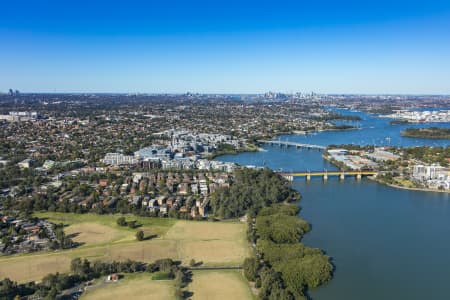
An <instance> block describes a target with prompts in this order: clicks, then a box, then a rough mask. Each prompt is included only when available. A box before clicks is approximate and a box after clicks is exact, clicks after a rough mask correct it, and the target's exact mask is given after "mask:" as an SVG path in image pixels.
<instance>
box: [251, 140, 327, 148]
mask: <svg viewBox="0 0 450 300" xmlns="http://www.w3.org/2000/svg"><path fill="white" fill-rule="evenodd" d="M258 143H260V144H268V145H271V146H278V147H280V148H281V147H286V148H289V147H295V148H297V149H299V148H304V149H317V150H324V149H325V148H326V147H325V146H320V145H313V144H303V143H296V142H289V141H280V140H271V141H269V140H258Z"/></svg>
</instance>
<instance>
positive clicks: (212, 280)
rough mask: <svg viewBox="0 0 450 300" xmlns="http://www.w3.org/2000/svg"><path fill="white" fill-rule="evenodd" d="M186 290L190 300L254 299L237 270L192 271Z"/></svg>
mask: <svg viewBox="0 0 450 300" xmlns="http://www.w3.org/2000/svg"><path fill="white" fill-rule="evenodd" d="M186 290H188V291H190V292H192V293H193V295H192V299H196V300H197V299H198V300H222V299H240V300H241V299H242V300H244V299H249V300H251V299H254V296H253V294H252V292H251V290H250V287H249V286H248V283H247V281H246V279H245V278H244V276H243V275H242V272H241V271H238V270H208V271H206V270H205V271H194V272H193V276H192V282H191V283H190V284H189V285H188V286H187V287H186Z"/></svg>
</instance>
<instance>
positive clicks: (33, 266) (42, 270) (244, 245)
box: [0, 213, 250, 282]
mask: <svg viewBox="0 0 450 300" xmlns="http://www.w3.org/2000/svg"><path fill="white" fill-rule="evenodd" d="M37 215H38V216H39V217H46V218H48V219H50V220H51V221H53V222H57V223H64V224H68V225H69V226H68V227H67V228H66V230H73V231H72V232H77V233H78V232H79V235H77V236H76V237H75V239H76V238H79V240H78V241H80V242H84V243H85V244H84V245H82V246H80V247H78V248H73V249H68V250H60V251H49V252H37V253H30V254H20V255H13V256H4V257H0V279H2V278H5V277H8V278H10V279H12V280H15V281H18V282H28V281H39V280H41V279H42V278H43V277H44V276H45V275H47V274H49V273H56V272H60V273H67V272H69V271H70V261H71V260H72V259H74V258H77V257H81V258H87V259H89V260H90V261H95V260H107V261H112V260H117V261H123V260H127V259H131V260H136V261H143V262H153V261H155V260H157V259H161V258H172V259H174V260H182V262H183V264H185V265H187V264H189V261H190V260H191V259H195V260H196V261H197V262H200V261H201V262H203V263H204V265H205V266H230V265H240V264H242V262H243V261H244V259H245V257H247V256H249V253H250V248H249V245H248V242H247V241H246V238H245V224H243V223H238V222H195V221H176V220H173V219H160V218H139V217H134V216H128V217H127V220H137V221H138V222H139V223H141V224H143V226H142V227H140V228H139V229H142V230H144V231H147V232H146V234H148V232H150V231H151V233H154V232H159V233H163V235H158V236H157V237H156V238H154V239H149V240H146V241H141V242H138V241H136V239H135V233H136V231H137V230H138V229H129V228H128V227H120V226H118V225H117V224H116V219H117V218H118V217H119V215H115V216H113V215H90V214H84V215H78V214H64V213H40V214H37ZM71 226H73V227H72V228H71ZM154 227H156V228H157V229H154ZM108 228H111V230H110V231H108ZM69 232H70V231H69ZM102 235H105V236H106V237H102ZM96 238H97V239H98V240H95V239H96Z"/></svg>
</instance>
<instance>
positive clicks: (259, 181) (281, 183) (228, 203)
mask: <svg viewBox="0 0 450 300" xmlns="http://www.w3.org/2000/svg"><path fill="white" fill-rule="evenodd" d="M298 197H299V196H298V193H296V192H295V191H294V190H292V189H291V187H290V186H289V183H288V182H287V181H285V180H284V179H283V178H282V177H281V176H279V175H278V174H276V173H274V172H272V171H270V170H252V169H241V170H238V171H236V172H235V178H234V182H233V184H232V185H231V186H230V187H229V188H221V189H219V190H217V191H216V192H215V193H214V194H213V195H212V197H211V208H212V212H213V213H214V214H216V215H217V216H219V217H221V218H234V217H240V216H243V215H244V214H245V213H247V212H250V214H251V215H255V214H256V212H257V211H259V210H260V209H261V208H263V207H267V206H270V205H272V204H274V203H280V202H283V201H291V200H297V199H298Z"/></svg>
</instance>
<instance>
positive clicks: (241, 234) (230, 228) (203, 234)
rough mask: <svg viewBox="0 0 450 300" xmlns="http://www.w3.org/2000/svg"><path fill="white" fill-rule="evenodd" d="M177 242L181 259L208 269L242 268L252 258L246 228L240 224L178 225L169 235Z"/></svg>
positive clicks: (201, 223)
mask: <svg viewBox="0 0 450 300" xmlns="http://www.w3.org/2000/svg"><path fill="white" fill-rule="evenodd" d="M163 238H164V239H167V240H175V241H176V242H177V244H176V245H177V252H178V259H180V260H181V261H182V262H183V263H184V264H185V265H187V264H188V263H189V261H190V260H191V259H195V261H197V262H200V261H201V262H203V264H204V265H205V266H229V265H241V264H242V263H243V261H244V259H245V258H246V257H248V256H249V255H250V247H249V245H248V241H247V239H246V226H245V224H243V223H240V222H192V221H177V222H176V223H175V225H174V226H172V227H171V228H170V229H169V231H168V232H167V233H166V235H165V236H164V237H163Z"/></svg>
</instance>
